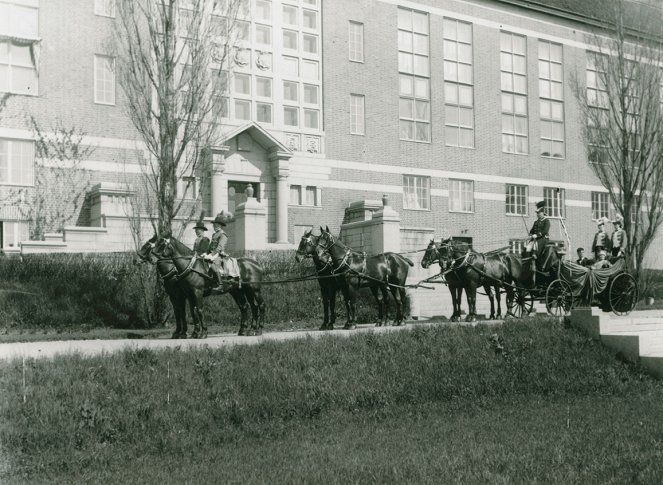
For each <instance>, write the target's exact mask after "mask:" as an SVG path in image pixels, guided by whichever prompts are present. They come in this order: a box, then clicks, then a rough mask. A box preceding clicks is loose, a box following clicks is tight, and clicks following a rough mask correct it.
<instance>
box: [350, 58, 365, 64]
mask: <svg viewBox="0 0 663 485" xmlns="http://www.w3.org/2000/svg"><path fill="white" fill-rule="evenodd" d="M348 61H350V62H354V63H355V64H363V63H364V60H363V59H362V60H361V61H358V60H355V59H348Z"/></svg>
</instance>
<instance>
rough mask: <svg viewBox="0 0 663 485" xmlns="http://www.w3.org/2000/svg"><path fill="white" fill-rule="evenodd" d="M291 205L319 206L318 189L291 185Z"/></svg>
mask: <svg viewBox="0 0 663 485" xmlns="http://www.w3.org/2000/svg"><path fill="white" fill-rule="evenodd" d="M290 205H305V206H318V205H320V203H319V201H318V189H317V187H315V186H312V185H308V186H307V185H291V186H290Z"/></svg>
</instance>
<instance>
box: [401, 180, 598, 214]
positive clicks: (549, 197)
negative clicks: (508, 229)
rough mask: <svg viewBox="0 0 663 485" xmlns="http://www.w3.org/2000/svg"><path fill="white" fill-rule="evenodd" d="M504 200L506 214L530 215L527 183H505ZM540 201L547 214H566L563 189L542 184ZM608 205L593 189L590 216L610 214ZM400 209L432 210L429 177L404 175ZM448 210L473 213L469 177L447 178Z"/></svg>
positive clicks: (472, 184)
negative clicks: (543, 203) (467, 178)
mask: <svg viewBox="0 0 663 485" xmlns="http://www.w3.org/2000/svg"><path fill="white" fill-rule="evenodd" d="M504 199H505V212H506V214H507V215H515V216H518V215H519V216H527V215H529V214H528V212H529V211H528V208H529V202H528V201H529V187H528V186H527V185H515V184H506V186H505V195H504ZM543 200H544V201H545V203H546V213H547V214H548V216H549V217H556V218H563V217H566V207H565V201H566V194H565V190H564V189H560V188H556V187H544V188H543ZM609 207H610V204H609V196H608V194H607V193H605V192H592V219H601V218H604V217H609V214H610V211H609ZM403 208H404V209H409V210H430V209H431V195H430V177H422V176H417V175H404V176H403ZM449 212H466V213H472V212H474V182H473V181H472V180H459V179H449Z"/></svg>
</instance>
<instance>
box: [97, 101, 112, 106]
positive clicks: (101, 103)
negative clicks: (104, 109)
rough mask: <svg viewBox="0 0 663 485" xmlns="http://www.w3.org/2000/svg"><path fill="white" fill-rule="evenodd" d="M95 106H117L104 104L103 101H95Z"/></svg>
mask: <svg viewBox="0 0 663 485" xmlns="http://www.w3.org/2000/svg"><path fill="white" fill-rule="evenodd" d="M94 104H98V105H101V106H115V103H103V102H101V101H96V100H95V101H94Z"/></svg>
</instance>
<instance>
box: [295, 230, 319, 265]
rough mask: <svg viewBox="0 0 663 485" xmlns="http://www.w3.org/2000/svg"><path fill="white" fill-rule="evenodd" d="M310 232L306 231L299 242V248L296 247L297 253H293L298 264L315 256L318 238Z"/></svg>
mask: <svg viewBox="0 0 663 485" xmlns="http://www.w3.org/2000/svg"><path fill="white" fill-rule="evenodd" d="M312 232H313V230H312V229H310V230H308V231H306V232H305V233H304V234H302V238H301V239H300V240H299V246H297V252H296V253H295V260H296V261H297V262H298V263H299V262H301V261H302V260H303V259H305V258H308V257H309V256H312V255H313V254H315V248H316V245H317V243H318V238H319V236H314V235H313V234H312Z"/></svg>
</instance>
